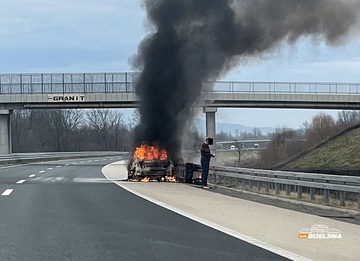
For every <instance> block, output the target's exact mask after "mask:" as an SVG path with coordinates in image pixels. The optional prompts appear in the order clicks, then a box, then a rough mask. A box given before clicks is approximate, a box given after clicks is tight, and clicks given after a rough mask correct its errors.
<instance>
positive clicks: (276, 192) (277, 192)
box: [275, 183, 280, 195]
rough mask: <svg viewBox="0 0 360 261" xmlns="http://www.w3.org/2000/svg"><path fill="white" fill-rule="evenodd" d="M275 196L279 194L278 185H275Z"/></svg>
mask: <svg viewBox="0 0 360 261" xmlns="http://www.w3.org/2000/svg"><path fill="white" fill-rule="evenodd" d="M275 194H276V195H279V194H280V184H279V183H275Z"/></svg>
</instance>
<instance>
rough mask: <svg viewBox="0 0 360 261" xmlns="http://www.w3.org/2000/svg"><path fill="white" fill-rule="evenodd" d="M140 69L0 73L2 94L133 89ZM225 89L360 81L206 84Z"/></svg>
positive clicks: (331, 88)
mask: <svg viewBox="0 0 360 261" xmlns="http://www.w3.org/2000/svg"><path fill="white" fill-rule="evenodd" d="M138 75H139V73H138V72H123V73H52V74H51V73H36V74H29V73H24V74H0V94H49V93H55V94H56V93H132V92H134V83H135V81H136V78H137V77H138ZM204 91H205V92H206V91H208V92H226V93H236V92H243V93H281V94H284V93H285V94H360V84H359V83H321V82H318V83H315V82H236V81H231V82H230V81H216V82H208V83H206V84H205V87H204Z"/></svg>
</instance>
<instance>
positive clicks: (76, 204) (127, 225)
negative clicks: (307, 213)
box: [0, 158, 288, 261]
mask: <svg viewBox="0 0 360 261" xmlns="http://www.w3.org/2000/svg"><path fill="white" fill-rule="evenodd" d="M118 159H119V158H106V159H86V160H84V159H76V160H64V161H58V162H49V163H40V164H32V165H26V166H19V167H12V168H0V195H1V196H0V260H1V261H2V260H9V261H10V260H21V261H26V260H29V261H36V260H39V261H41V260H44V261H49V260H86V261H89V260H97V261H98V260H100V261H103V260H104V261H105V260H136V261H137V260H139V261H140V260H164V261H171V260H176V261H182V260H196V261H198V260H209V261H212V260H213V261H219V260H222V261H226V260H236V261H239V260H246V261H256V260H266V261H272V260H276V261H281V260H288V259H286V258H283V257H280V256H278V255H276V254H274V253H272V252H269V251H267V250H263V249H261V248H259V247H256V246H253V245H251V244H249V243H246V242H243V241H241V240H239V239H236V238H234V237H231V236H229V235H226V234H224V233H221V232H219V231H217V230H215V229H212V228H210V227H207V226H205V225H202V224H200V223H197V222H195V221H192V220H190V219H188V218H185V217H183V216H181V215H178V214H176V213H174V212H171V211H169V210H167V209H164V208H162V207H160V206H157V205H155V204H153V203H151V202H148V201H146V200H144V199H142V198H139V197H137V196H135V195H133V194H131V193H130V192H127V191H126V190H124V189H122V188H120V187H119V186H117V185H115V184H114V183H112V182H110V181H108V180H107V179H106V178H105V177H104V176H103V175H102V173H101V168H102V167H103V166H104V165H106V164H108V163H110V162H114V161H117V160H118ZM144 185H146V184H144ZM169 196H171V195H169ZM184 200H185V201H186V195H184ZM189 204H191V202H189ZM214 214H216V213H214Z"/></svg>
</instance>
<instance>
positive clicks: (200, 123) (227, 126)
mask: <svg viewBox="0 0 360 261" xmlns="http://www.w3.org/2000/svg"><path fill="white" fill-rule="evenodd" d="M195 124H196V126H197V128H198V129H199V130H200V131H201V132H203V133H205V131H206V128H205V126H206V123H205V120H200V119H196V120H195ZM253 128H254V127H250V126H244V125H241V124H236V123H221V122H217V123H216V132H217V133H219V132H221V131H223V132H226V133H230V132H231V134H235V133H236V130H238V132H239V133H241V132H251V131H252V130H253ZM257 128H259V129H260V131H261V132H262V134H263V135H266V134H267V133H269V132H274V131H275V128H271V127H257Z"/></svg>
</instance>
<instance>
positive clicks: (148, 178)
mask: <svg viewBox="0 0 360 261" xmlns="http://www.w3.org/2000/svg"><path fill="white" fill-rule="evenodd" d="M149 181H150V177H145V178H143V179H142V180H141V182H149Z"/></svg>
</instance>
